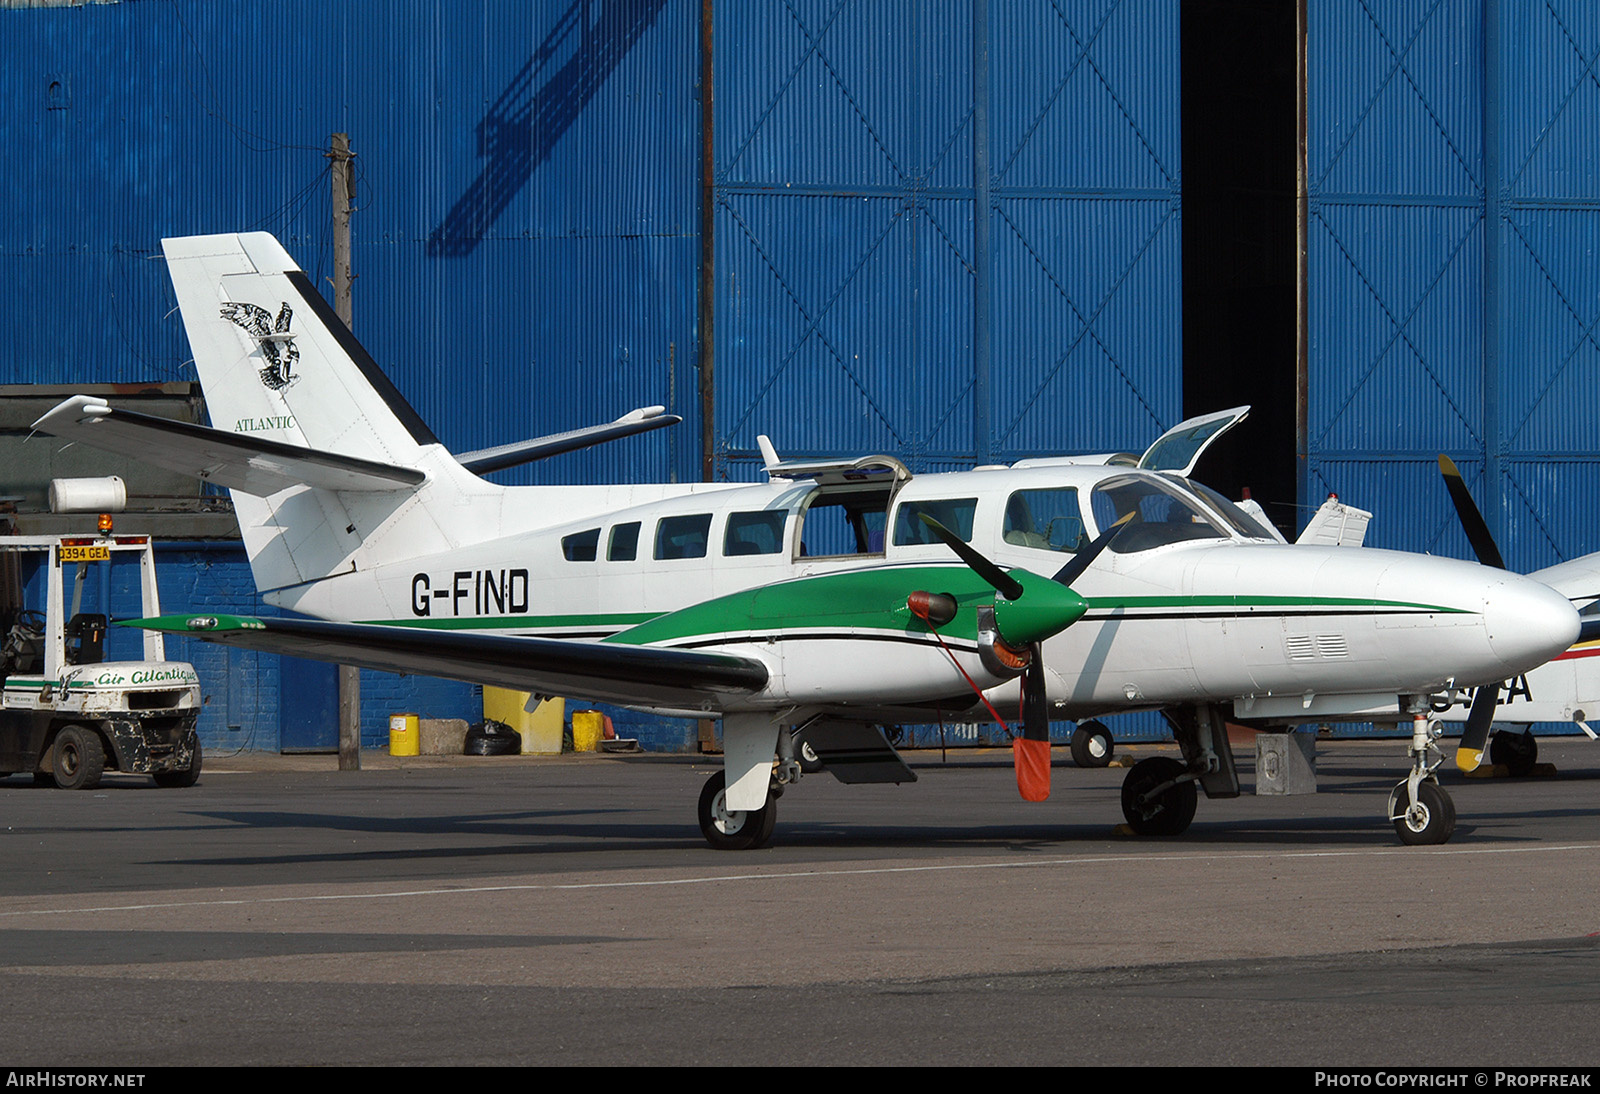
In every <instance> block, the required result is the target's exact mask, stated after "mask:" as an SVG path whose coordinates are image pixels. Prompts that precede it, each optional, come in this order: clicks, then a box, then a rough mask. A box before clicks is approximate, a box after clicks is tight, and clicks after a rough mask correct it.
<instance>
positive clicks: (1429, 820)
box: [1389, 779, 1456, 846]
mask: <svg viewBox="0 0 1600 1094" xmlns="http://www.w3.org/2000/svg"><path fill="white" fill-rule="evenodd" d="M1408 803H1409V804H1408ZM1389 816H1390V817H1391V818H1393V820H1394V831H1395V835H1397V836H1399V837H1400V842H1401V843H1405V844H1409V845H1411V846H1422V845H1425V844H1435V843H1444V842H1445V841H1446V840H1448V839H1449V838H1450V836H1451V834H1452V833H1454V832H1455V830H1456V803H1455V802H1454V801H1452V800H1451V798H1450V795H1449V794H1448V793H1446V792H1445V789H1444V787H1442V786H1440V785H1439V784H1438V783H1436V782H1434V781H1433V780H1431V779H1428V780H1425V781H1424V782H1422V783H1420V784H1418V786H1417V789H1416V795H1415V797H1413V796H1412V792H1411V780H1409V779H1407V780H1406V781H1405V782H1402V783H1401V784H1400V785H1399V786H1397V787H1395V788H1394V793H1392V794H1390V795H1389Z"/></svg>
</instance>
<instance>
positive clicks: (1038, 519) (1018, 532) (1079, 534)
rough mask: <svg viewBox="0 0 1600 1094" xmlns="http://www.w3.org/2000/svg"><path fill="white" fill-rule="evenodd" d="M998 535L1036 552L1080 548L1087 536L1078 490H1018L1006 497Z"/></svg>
mask: <svg viewBox="0 0 1600 1094" xmlns="http://www.w3.org/2000/svg"><path fill="white" fill-rule="evenodd" d="M1001 538H1002V539H1004V540H1005V541H1006V542H1007V543H1014V544H1016V545H1017V546H1018V547H1031V548H1033V549H1034V550H1036V551H1064V552H1067V553H1071V552H1075V551H1078V550H1081V549H1082V547H1083V545H1084V542H1085V541H1086V540H1087V539H1088V537H1087V536H1086V535H1085V534H1084V530H1083V516H1082V514H1080V513H1079V512H1078V491H1077V490H1075V489H1073V488H1071V487H1066V488H1061V489H1051V490H1018V491H1017V492H1016V493H1014V494H1012V495H1011V497H1010V498H1008V499H1007V500H1006V519H1005V526H1004V527H1003V528H1002V529H1001Z"/></svg>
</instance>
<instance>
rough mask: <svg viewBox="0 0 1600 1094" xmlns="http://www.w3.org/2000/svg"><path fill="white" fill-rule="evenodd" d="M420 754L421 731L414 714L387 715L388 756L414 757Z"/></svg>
mask: <svg viewBox="0 0 1600 1094" xmlns="http://www.w3.org/2000/svg"><path fill="white" fill-rule="evenodd" d="M421 752H422V731H421V730H420V729H419V728H418V725H417V716H416V715H415V714H391V715H389V755H391V756H416V755H420V754H421Z"/></svg>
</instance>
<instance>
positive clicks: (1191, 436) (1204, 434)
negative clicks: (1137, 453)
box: [1139, 406, 1250, 478]
mask: <svg viewBox="0 0 1600 1094" xmlns="http://www.w3.org/2000/svg"><path fill="white" fill-rule="evenodd" d="M1249 414H1250V408H1249V407H1247V406H1236V407H1234V408H1233V409H1232V410H1218V411H1216V412H1215V413H1212V414H1202V415H1200V416H1199V417H1198V418H1190V419H1189V420H1188V421H1183V422H1179V423H1178V424H1177V425H1175V426H1173V427H1172V428H1171V429H1169V430H1167V431H1166V432H1165V433H1163V434H1161V436H1159V437H1157V438H1156V443H1155V444H1153V445H1151V446H1150V447H1149V448H1147V449H1145V451H1144V455H1143V456H1141V457H1139V467H1140V469H1141V470H1144V471H1172V472H1175V473H1176V474H1178V475H1181V476H1182V477H1184V478H1188V477H1189V475H1190V474H1191V473H1193V471H1194V465H1195V464H1197V463H1199V462H1200V456H1201V454H1202V453H1204V452H1205V450H1206V449H1207V448H1209V447H1210V445H1211V442H1212V441H1214V440H1216V439H1217V438H1218V437H1220V436H1222V435H1223V434H1224V433H1226V432H1227V431H1228V430H1230V429H1232V428H1233V427H1234V426H1236V425H1238V424H1239V423H1240V422H1242V421H1244V420H1245V418H1246V417H1248V416H1249Z"/></svg>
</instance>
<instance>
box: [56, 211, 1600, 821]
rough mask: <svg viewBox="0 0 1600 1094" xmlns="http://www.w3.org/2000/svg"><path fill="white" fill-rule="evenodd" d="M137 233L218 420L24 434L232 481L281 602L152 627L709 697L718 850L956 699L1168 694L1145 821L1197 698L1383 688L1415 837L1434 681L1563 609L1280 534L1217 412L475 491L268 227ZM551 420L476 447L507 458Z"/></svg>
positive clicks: (1138, 800)
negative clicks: (1001, 440)
mask: <svg viewBox="0 0 1600 1094" xmlns="http://www.w3.org/2000/svg"><path fill="white" fill-rule="evenodd" d="M164 246H165V250H166V255H167V261H168V265H169V269H170V271H171V274H172V279H173V285H174V287H175V289H176V291H177V296H178V302H179V305H180V308H181V310H182V315H183V322H184V327H185V330H186V332H187V334H188V337H189V342H190V345H191V347H192V349H193V352H194V357H195V363H196V367H197V369H198V371H199V375H200V380H201V382H202V384H203V386H204V389H205V395H206V401H207V406H208V408H209V411H210V414H211V419H212V422H213V427H212V428H209V429H207V428H201V427H194V426H179V425H175V424H174V423H170V422H163V421H158V420H153V419H150V418H146V417H143V416H140V415H137V414H132V413H129V412H126V411H122V410H114V409H112V408H110V407H108V406H105V405H104V404H101V403H97V402H95V401H94V400H93V399H90V398H88V397H78V398H74V399H70V400H68V401H66V402H64V403H63V404H61V405H60V406H59V407H57V408H56V409H55V410H53V411H51V412H50V413H49V414H48V415H46V416H45V417H44V418H42V419H41V420H40V421H39V422H38V423H37V428H39V429H41V430H44V431H47V432H51V433H54V434H56V435H58V436H61V437H64V438H68V439H71V440H73V441H76V442H80V443H83V444H88V445H97V446H99V447H102V448H105V449H107V450H110V451H114V452H119V453H122V454H125V455H130V456H136V457H139V458H142V459H146V460H149V461H151V462H154V463H156V464H159V465H161V466H163V467H167V468H169V469H175V470H181V471H185V472H188V473H192V474H196V475H200V476H202V477H204V478H207V479H208V480H210V481H212V482H215V483H218V484H221V485H223V486H226V487H228V488H230V489H231V490H232V492H233V497H234V501H235V506H236V509H237V512H238V516H239V520H240V525H241V529H242V531H243V535H244V539H245V544H246V547H247V549H248V552H249V555H250V560H251V565H252V567H253V569H254V576H255V579H256V583H257V585H258V586H259V588H260V589H261V592H262V595H263V596H264V597H265V598H266V599H267V600H268V601H269V602H270V603H273V604H275V605H278V606H280V607H282V608H286V609H292V610H293V611H295V612H297V613H301V614H302V615H304V616H307V617H309V618H306V619H288V618H285V619H270V620H251V619H238V618H230V617H215V616H174V617H166V618H162V619H157V620H149V621H147V623H148V625H150V626H153V627H160V628H166V629H170V630H180V631H184V632H187V633H193V634H197V635H200V636H202V637H205V638H208V639H211V640H214V641H219V642H228V643H233V644H235V645H240V646H245V647H249V648H254V649H264V650H277V651H281V652H287V653H293V654H295V655H296V656H301V657H314V658H323V659H327V660H338V661H342V662H344V663H348V664H358V665H363V666H368V667H373V668H379V669H388V670H396V671H403V672H424V673H430V674H433V675H448V676H455V677H459V678H462V679H467V680H473V681H477V682H481V683H487V684H497V685H503V686H510V687H516V688H519V689H523V690H529V691H533V692H535V693H540V694H580V695H585V696H590V697H593V698H596V699H602V700H605V701H609V702H614V703H618V704H621V705H625V706H629V707H635V708H639V709H647V710H655V711H663V712H670V713H675V714H689V715H698V716H709V717H718V718H721V719H722V727H723V743H724V756H725V759H724V770H723V772H721V773H719V774H717V775H716V776H715V777H714V778H713V779H712V780H711V782H710V783H708V785H707V786H706V787H705V790H704V792H703V793H702V795H701V805H700V822H701V827H702V830H703V831H705V833H706V836H707V838H708V840H710V841H711V842H712V843H713V844H715V845H717V846H727V847H748V846H755V845H759V844H760V843H763V842H765V840H766V839H767V838H768V837H769V836H770V834H771V831H772V827H771V826H772V817H773V804H772V802H773V798H774V797H775V795H776V794H777V793H779V792H781V791H782V790H784V789H785V788H786V787H788V786H790V785H791V784H793V783H794V782H795V781H797V780H798V779H799V778H800V777H801V773H802V767H803V763H802V760H803V759H804V758H805V757H806V756H807V755H808V754H812V753H814V754H816V755H817V756H818V757H819V758H820V759H821V761H822V762H823V763H824V764H825V765H826V766H827V768H828V770H830V771H832V772H833V773H834V774H836V775H838V776H839V777H841V778H844V779H846V780H847V781H878V780H902V779H909V778H912V777H914V776H913V775H912V773H911V772H910V770H909V769H908V768H906V767H905V766H904V764H902V763H901V762H900V761H899V758H898V757H897V756H896V755H895V753H894V750H893V748H892V747H891V746H890V744H889V743H888V741H887V740H886V739H885V737H884V735H883V734H882V732H881V731H880V729H879V727H880V726H881V725H882V724H884V723H897V722H906V721H933V720H934V719H936V718H940V717H943V718H968V717H972V716H973V715H974V713H975V712H977V711H981V710H982V709H983V707H982V704H983V703H984V702H987V703H990V704H992V705H993V706H994V707H995V708H997V709H998V711H999V712H1000V713H1001V714H1002V715H1006V716H1010V715H1015V714H1017V713H1018V712H1019V711H1020V712H1021V714H1022V721H1023V723H1024V737H1025V738H1027V739H1031V740H1035V741H1036V740H1037V739H1038V737H1039V732H1038V731H1039V729H1040V727H1041V726H1042V725H1044V724H1047V722H1048V719H1049V718H1051V717H1055V718H1069V719H1079V720H1083V719H1092V718H1093V717H1095V716H1097V715H1103V714H1109V713H1114V712H1120V711H1126V710H1140V709H1145V710H1162V711H1164V712H1166V713H1167V714H1168V715H1169V718H1170V720H1171V722H1172V724H1173V727H1174V731H1175V734H1176V736H1177V738H1178V741H1179V743H1180V745H1182V748H1183V756H1184V759H1183V762H1182V763H1177V762H1176V761H1171V760H1167V761H1165V763H1164V764H1158V765H1156V766H1155V767H1152V766H1150V765H1149V764H1141V765H1139V766H1137V767H1135V768H1134V769H1133V771H1132V772H1131V773H1130V775H1129V778H1128V782H1127V783H1126V784H1125V786H1124V791H1123V803H1124V813H1125V816H1126V817H1127V819H1128V821H1129V822H1130V823H1131V824H1132V825H1133V826H1134V827H1135V828H1136V829H1137V830H1140V831H1144V832H1153V833H1175V832H1177V831H1181V830H1182V829H1183V828H1184V827H1185V826H1186V825H1187V824H1188V823H1189V818H1190V817H1191V816H1192V815H1193V811H1194V804H1195V798H1196V787H1197V786H1198V787H1199V788H1201V789H1204V790H1205V791H1206V793H1207V794H1208V795H1211V796H1225V795H1230V794H1237V793H1238V791H1239V782H1238V776H1237V774H1236V772H1235V770H1234V764H1233V757H1232V754H1231V752H1230V750H1229V747H1228V742H1227V734H1226V732H1225V730H1224V720H1228V721H1235V722H1243V723H1245V724H1248V725H1251V726H1255V727H1259V728H1263V729H1281V728H1286V727H1289V726H1292V725H1294V724H1297V723H1302V722H1325V721H1329V720H1335V719H1340V718H1347V717H1357V716H1359V717H1362V718H1369V717H1371V713H1370V712H1371V711H1372V710H1373V709H1374V708H1379V709H1382V710H1385V711H1387V712H1389V716H1390V717H1391V718H1395V719H1400V718H1405V719H1411V720H1412V721H1413V725H1414V736H1413V741H1412V749H1411V751H1412V771H1411V774H1410V776H1409V778H1408V779H1407V780H1406V782H1404V783H1402V784H1401V787H1400V788H1397V792H1396V804H1395V805H1394V806H1393V807H1392V810H1391V816H1392V817H1393V819H1394V820H1395V824H1396V829H1397V831H1399V833H1400V835H1401V837H1402V838H1404V839H1407V840H1408V841H1410V842H1434V841H1441V840H1443V839H1445V838H1448V836H1449V832H1450V828H1451V827H1452V825H1453V820H1454V812H1453V807H1447V804H1446V805H1441V804H1440V802H1441V798H1440V797H1439V795H1440V794H1442V791H1438V790H1437V785H1436V780H1434V778H1433V776H1432V768H1433V761H1432V760H1431V759H1430V757H1431V755H1432V754H1433V753H1435V752H1436V749H1435V748H1434V745H1433V737H1434V734H1435V730H1434V729H1433V722H1432V719H1431V717H1430V715H1429V705H1430V697H1431V696H1433V695H1434V694H1435V693H1440V692H1445V691H1448V690H1449V689H1451V688H1462V687H1470V686H1474V685H1478V684H1486V683H1489V682H1492V681H1500V680H1504V679H1507V678H1508V677H1512V676H1515V675H1517V674H1519V673H1523V672H1526V671H1527V670H1528V669H1531V668H1533V667H1534V666H1536V665H1539V664H1541V663H1543V662H1545V661H1548V660H1549V659H1550V658H1552V657H1554V656H1556V655H1558V654H1560V653H1562V652H1563V651H1566V650H1567V649H1568V647H1570V646H1571V645H1572V644H1573V643H1574V641H1576V640H1577V638H1578V635H1579V620H1578V615H1577V612H1576V611H1575V609H1574V608H1573V606H1572V604H1571V603H1570V602H1569V600H1568V598H1567V597H1566V596H1563V595H1561V594H1559V593H1557V592H1555V591H1553V590H1552V589H1551V588H1549V587H1548V586H1546V585H1544V584H1541V583H1540V582H1537V581H1532V580H1528V579H1527V578H1524V577H1521V576H1518V575H1516V574H1512V573H1507V572H1505V571H1504V570H1493V569H1490V568H1487V567H1485V566H1481V565H1478V564H1476V563H1469V562H1461V561H1454V560H1449V559H1440V558H1431V557H1426V556H1421V555H1411V554H1403V553H1398V552H1391V551H1377V550H1368V549H1364V548H1360V547H1351V546H1343V545H1341V544H1342V543H1344V542H1347V540H1345V539H1342V538H1341V533H1340V531H1339V530H1338V529H1337V528H1333V529H1332V530H1330V523H1329V522H1330V520H1332V517H1330V516H1327V515H1325V516H1324V518H1323V519H1320V520H1319V522H1318V523H1317V524H1316V525H1315V527H1314V531H1315V534H1314V535H1312V536H1311V539H1310V540H1309V541H1306V542H1301V543H1297V544H1286V543H1284V542H1283V540H1282V539H1281V537H1279V535H1278V534H1277V532H1276V531H1275V530H1274V529H1273V528H1272V527H1271V526H1270V525H1269V524H1267V523H1266V522H1265V521H1263V520H1262V519H1260V517H1259V515H1258V514H1259V510H1257V511H1256V512H1254V513H1252V512H1251V511H1249V510H1248V507H1241V506H1239V505H1235V504H1234V503H1231V502H1229V501H1227V500H1225V499H1224V498H1222V497H1221V496H1219V495H1218V494H1216V493H1215V492H1213V491H1211V490H1209V489H1207V488H1205V487H1203V486H1201V485H1199V484H1197V483H1195V482H1194V481H1192V480H1191V479H1190V478H1189V477H1188V476H1189V474H1190V473H1191V472H1192V470H1193V467H1194V465H1195V462H1196V461H1197V460H1198V459H1199V457H1200V455H1201V453H1202V452H1203V451H1204V449H1205V446H1206V445H1207V444H1209V443H1210V442H1211V441H1212V440H1214V439H1215V438H1216V437H1217V436H1219V435H1220V434H1221V433H1222V432H1223V431H1224V430H1226V429H1227V428H1228V427H1229V426H1231V425H1232V424H1234V423H1235V422H1237V421H1238V420H1240V419H1241V418H1242V417H1243V416H1244V414H1245V412H1246V409H1247V408H1239V409H1237V410H1233V411H1226V412H1222V413H1220V414H1216V415H1208V416H1206V417H1204V418H1198V419H1194V420H1192V421H1190V422H1185V423H1183V424H1182V425H1180V426H1178V427H1177V428H1176V429H1174V430H1172V431H1170V432H1169V433H1168V434H1166V435H1165V436H1163V437H1162V438H1160V439H1159V440H1158V441H1157V442H1156V444H1154V445H1152V446H1151V448H1150V449H1149V450H1148V451H1147V452H1146V453H1145V454H1144V456H1143V457H1142V458H1140V459H1136V458H1134V457H1131V456H1116V455H1105V456H1080V457H1063V458H1052V459H1036V460H1027V461H1023V462H1022V463H1019V464H1017V465H1015V466H1011V467H995V468H980V469H977V470H972V471H965V472H959V473H949V474H929V475H912V474H911V473H910V472H909V471H908V470H907V469H906V468H905V466H904V465H903V464H901V463H900V462H899V461H898V460H896V459H894V458H893V457H890V456H869V457H864V458H861V459H855V460H841V461H805V462H800V461H795V462H785V461H783V460H781V459H779V458H778V455H777V453H776V451H775V449H774V448H773V446H772V445H771V443H770V442H768V441H766V439H765V438H763V440H762V444H763V451H764V453H765V454H766V462H767V467H766V471H767V481H765V482H762V483H757V484H734V483H704V484H688V485H685V484H672V485H616V486H603V487H577V486H571V487H556V486H553V487H506V486H499V485H496V484H494V483H491V482H488V481H486V480H485V479H483V478H482V477H480V475H479V474H477V473H475V472H474V470H473V467H474V466H476V467H479V468H482V467H484V466H488V465H487V464H484V463H482V462H481V460H482V459H484V458H486V457H484V456H483V454H481V453H473V454H469V455H468V456H464V457H458V456H455V455H452V454H451V453H450V452H448V451H446V449H445V448H444V446H443V445H441V444H440V443H439V442H438V440H437V439H436V438H435V437H434V436H433V435H432V433H431V432H429V430H428V429H427V426H426V425H425V424H424V423H423V422H422V421H421V419H420V418H419V417H418V416H417V414H416V413H415V411H414V410H412V408H411V407H410V406H409V405H407V404H406V403H405V401H404V400H403V399H402V398H401V397H400V395H399V393H398V392H397V391H396V390H395V389H394V388H393V386H392V385H391V384H390V383H389V381H388V380H387V379H386V378H385V377H384V376H383V373H382V372H381V371H380V370H379V369H378V367H377V365H376V364H375V363H374V362H372V360H371V358H370V357H369V356H368V355H367V354H366V352H365V351H364V350H363V349H362V347H361V346H360V345H359V343H357V342H356V341H355V339H354V338H353V337H352V336H351V335H350V334H349V332H348V331H346V330H345V329H344V328H343V326H342V325H340V324H339V323H338V322H337V320H336V319H334V318H333V317H332V314H331V311H330V309H329V308H328V306H327V305H326V303H325V302H324V301H323V300H322V297H321V295H320V294H319V293H318V291H317V289H316V287H315V286H314V285H313V284H312V283H311V282H310V280H309V279H308V278H307V277H306V275H305V274H304V273H303V272H301V271H300V270H299V268H298V267H297V266H296V265H295V263H294V262H293V260H292V259H290V257H289V255H288V254H287V253H286V252H285V251H284V250H283V248H282V247H281V246H280V245H279V244H278V242H277V241H276V240H275V239H273V238H272V237H271V236H268V235H265V234H261V233H255V234H242V235H222V236H207V237H197V238H186V239H172V240H167V241H165V244H164ZM269 320H270V321H269ZM650 417H651V413H650V412H644V413H643V414H642V417H641V416H633V417H632V418H631V419H624V420H622V421H619V422H617V423H612V424H611V425H608V426H603V427H595V429H594V430H592V431H581V432H583V433H584V434H585V435H584V437H583V438H582V442H581V443H598V442H599V441H602V440H604V439H606V438H607V437H608V436H610V435H621V434H620V433H616V434H612V433H608V432H607V431H610V430H622V429H624V428H626V429H630V430H631V431H637V428H636V427H642V426H641V422H643V421H645V420H647V419H648V418H650ZM629 422H631V424H627V423H629ZM241 423H243V424H241ZM564 436H565V435H564ZM551 442H552V439H550V438H541V439H540V440H539V441H534V442H527V443H526V444H525V445H521V446H506V448H505V449H493V450H486V451H488V452H491V453H494V454H495V456H494V458H495V459H496V460H498V461H499V462H497V463H496V464H495V465H494V466H504V465H505V461H506V460H508V459H516V458H537V457H538V455H539V454H541V453H542V451H544V450H545V449H546V448H548V447H549V445H550V443H551ZM563 443H565V442H563ZM508 451H509V452H510V453H511V454H510V455H507V452H508ZM1339 519H1340V520H1341V521H1343V520H1345V519H1346V517H1345V516H1340V517H1339ZM1310 532H1311V530H1308V534H1309V533H1310ZM980 693H981V694H980ZM1045 747H1046V749H1047V748H1048V745H1046V746H1045ZM1019 754H1020V753H1019ZM1047 775H1048V763H1047V757H1046V767H1045V776H1046V777H1047ZM1020 777H1021V776H1020V769H1019V779H1020ZM1442 800H1443V801H1444V802H1445V803H1447V802H1448V799H1442Z"/></svg>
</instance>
